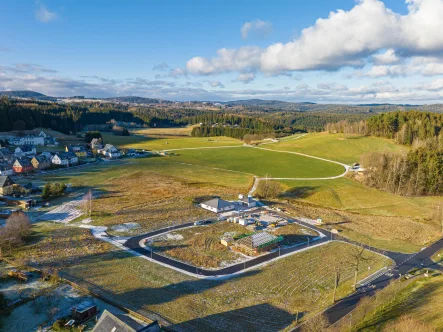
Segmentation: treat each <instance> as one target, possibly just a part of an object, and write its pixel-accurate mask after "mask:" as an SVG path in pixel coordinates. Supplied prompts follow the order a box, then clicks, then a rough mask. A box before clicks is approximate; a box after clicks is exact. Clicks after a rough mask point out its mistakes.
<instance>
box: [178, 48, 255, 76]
mask: <svg viewBox="0 0 443 332" xmlns="http://www.w3.org/2000/svg"><path fill="white" fill-rule="evenodd" d="M217 55H218V56H217V57H215V58H212V59H209V60H208V59H205V58H202V57H195V58H192V59H191V60H189V61H188V63H187V64H186V69H187V71H188V72H189V73H191V74H197V75H210V74H216V73H223V72H228V71H240V72H242V71H247V70H249V69H251V68H255V67H257V66H258V65H259V64H260V55H261V49H260V48H259V47H256V46H245V47H241V48H239V49H237V50H235V49H227V48H222V49H220V50H218V51H217Z"/></svg>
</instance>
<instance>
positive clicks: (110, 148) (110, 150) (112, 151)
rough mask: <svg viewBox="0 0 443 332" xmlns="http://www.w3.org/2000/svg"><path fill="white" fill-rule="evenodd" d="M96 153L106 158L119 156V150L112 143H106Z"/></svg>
mask: <svg viewBox="0 0 443 332" xmlns="http://www.w3.org/2000/svg"><path fill="white" fill-rule="evenodd" d="M98 153H99V154H101V155H103V156H105V157H107V158H119V157H120V151H119V150H118V149H117V148H116V147H115V146H114V145H112V144H106V145H105V147H104V148H103V149H99V150H98Z"/></svg>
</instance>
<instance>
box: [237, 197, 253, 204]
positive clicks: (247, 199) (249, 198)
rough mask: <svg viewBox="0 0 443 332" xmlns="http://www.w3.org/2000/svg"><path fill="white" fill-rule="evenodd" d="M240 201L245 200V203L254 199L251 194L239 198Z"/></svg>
mask: <svg viewBox="0 0 443 332" xmlns="http://www.w3.org/2000/svg"><path fill="white" fill-rule="evenodd" d="M240 201H241V202H245V203H252V202H253V201H254V199H253V198H252V197H251V196H247V197H243V198H242V199H240Z"/></svg>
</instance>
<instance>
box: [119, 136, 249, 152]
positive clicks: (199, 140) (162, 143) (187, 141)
mask: <svg viewBox="0 0 443 332" xmlns="http://www.w3.org/2000/svg"><path fill="white" fill-rule="evenodd" d="M129 137H131V138H135V137H138V138H140V141H138V142H129V140H128V143H125V142H124V141H121V142H118V143H117V145H119V146H120V147H126V148H134V149H146V150H156V151H162V150H171V149H183V148H200V147H217V146H240V145H243V142H242V141H239V140H237V139H234V138H230V137H181V136H171V137H153V136H149V137H143V136H129Z"/></svg>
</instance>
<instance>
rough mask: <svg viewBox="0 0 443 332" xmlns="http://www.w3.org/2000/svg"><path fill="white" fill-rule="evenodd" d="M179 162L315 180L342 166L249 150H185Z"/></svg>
mask: <svg viewBox="0 0 443 332" xmlns="http://www.w3.org/2000/svg"><path fill="white" fill-rule="evenodd" d="M176 154H177V155H178V156H173V157H171V158H173V159H174V160H176V161H180V162H183V163H189V164H193V165H199V166H205V167H214V168H222V169H229V170H233V171H237V172H243V173H247V174H251V175H252V174H254V175H258V176H261V177H265V176H268V177H279V178H281V177H285V178H311V177H312V178H315V177H329V176H336V175H339V174H342V173H343V172H344V168H343V167H342V166H340V165H337V164H333V163H329V162H325V161H322V160H317V159H312V158H308V157H303V156H299V155H294V154H286V153H278V152H273V151H266V150H259V149H254V148H249V147H239V148H225V149H205V150H183V151H177V152H176Z"/></svg>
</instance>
